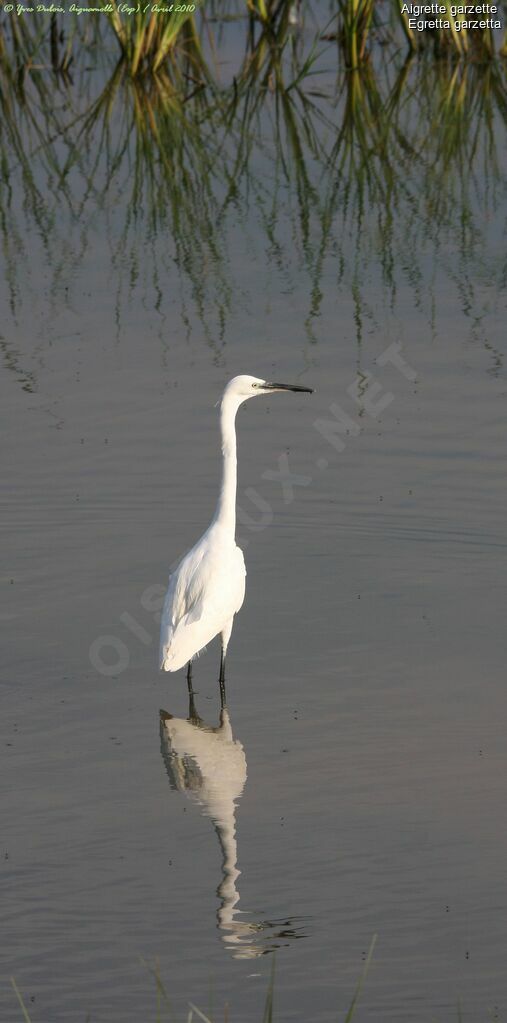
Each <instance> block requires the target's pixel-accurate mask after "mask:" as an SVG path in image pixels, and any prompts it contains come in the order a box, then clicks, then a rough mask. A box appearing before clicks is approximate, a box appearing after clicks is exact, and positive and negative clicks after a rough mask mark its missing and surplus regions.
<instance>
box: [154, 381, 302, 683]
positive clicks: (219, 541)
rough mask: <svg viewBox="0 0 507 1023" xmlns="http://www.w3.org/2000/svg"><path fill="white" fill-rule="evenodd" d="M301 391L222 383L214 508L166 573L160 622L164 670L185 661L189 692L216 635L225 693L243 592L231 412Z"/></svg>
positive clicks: (176, 667)
mask: <svg viewBox="0 0 507 1023" xmlns="http://www.w3.org/2000/svg"><path fill="white" fill-rule="evenodd" d="M277 391H280V392H283V391H298V392H301V391H304V392H306V393H308V394H312V393H313V390H312V388H310V387H302V386H301V385H299V384H278V383H270V382H268V381H267V380H261V379H260V378H259V377H254V376H248V375H246V374H241V375H240V376H235V377H233V379H232V380H230V381H229V383H228V384H227V386H226V388H225V390H224V393H223V395H222V400H221V403H220V432H221V440H222V482H221V487H220V493H219V497H218V502H217V506H216V511H215V514H214V516H213V518H212V520H211V523H210V525H209V526H208V528H207V530H206V532H205V533H203V535H202V536H201V538H200V539H199V540H198V541H197V543H196V544H194V546H193V547H192V548H191V550H190V551H188V553H187V554H185V555H184V557H183V558H182V559H181V561H180V562H179V564H178V566H177V568H176V569H175V570H174V572H173V573H172V575H170V577H169V583H168V588H167V593H166V596H165V600H164V604H163V609H162V617H161V625H160V658H159V664H160V668H161V670H163V671H178V670H179V669H180V668H183V667H184V666H185V665H187V684H188V690H189V692H192V660H193V659H194V658H195V657H196V656H197V654H199V653H200V652H201V651H202V650H203V648H204V647H205V646H207V644H208V643H210V642H211V640H212V639H214V638H215V636H218V634H220V637H221V656H220V677H219V682H220V692H221V696H222V702H224V698H225V658H226V654H227V647H228V644H229V640H230V637H231V632H232V625H233V621H234V616H235V615H236V614H237V613H238V611H239V609H240V608H241V606H242V604H243V600H244V597H245V576H246V569H245V561H244V558H243V551H242V550H241V548H240V547H238V545H237V544H236V538H235V532H236V487H237V456H236V413H237V411H238V409H239V407H240V405H242V404H243V402H245V401H248V399H249V398H255V397H259V396H260V395H263V394H264V395H269V394H273V393H274V392H277Z"/></svg>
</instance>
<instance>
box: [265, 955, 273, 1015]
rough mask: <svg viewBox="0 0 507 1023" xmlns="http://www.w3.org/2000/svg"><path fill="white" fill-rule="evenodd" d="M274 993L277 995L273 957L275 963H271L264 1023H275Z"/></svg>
mask: <svg viewBox="0 0 507 1023" xmlns="http://www.w3.org/2000/svg"><path fill="white" fill-rule="evenodd" d="M274 993H275V957H274V956H273V962H272V963H271V977H270V980H269V987H268V993H267V995H266V1005H265V1008H264V1018H263V1023H273V1001H274Z"/></svg>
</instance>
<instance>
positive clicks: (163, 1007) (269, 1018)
mask: <svg viewBox="0 0 507 1023" xmlns="http://www.w3.org/2000/svg"><path fill="white" fill-rule="evenodd" d="M376 941H377V935H376V934H374V935H373V938H372V940H371V943H370V948H369V950H368V955H367V957H366V961H365V963H364V966H363V969H362V971H361V975H360V977H359V980H358V982H357V985H356V989H355V991H354V995H353V997H352V1001H351V1003H350V1007H349V1010H348V1012H347V1014H346V1016H345V1019H344V1023H351V1021H352V1019H353V1017H354V1014H355V1010H356V1008H357V1004H358V1001H359V997H360V994H361V991H362V989H363V985H364V982H365V980H366V977H367V974H368V970H369V968H370V964H371V960H372V958H373V952H374V949H375V944H376ZM143 965H147V964H146V963H144V964H143ZM148 968H149V969H150V972H151V974H152V976H153V978H154V980H155V985H156V991H157V1014H156V1023H163V1020H169V1021H171V1020H174V1013H173V1009H172V1006H171V1001H170V999H169V996H168V994H167V991H166V988H165V986H164V984H163V982H162V979H161V977H160V971H159V969H158V966H157V967H156V968H155V969H151V968H150V967H148ZM11 984H12V987H13V989H14V993H15V995H16V998H17V1000H18V1003H19V1006H20V1009H21V1012H22V1016H23V1019H24V1021H25V1023H32V1021H31V1019H30V1015H29V1013H28V1009H27V1008H26V1005H25V1003H24V1000H23V996H22V994H21V992H20V990H19V988H18V985H17V984H16V981H15V979H14V977H11ZM274 990H275V959H274V957H273V960H272V967H271V977H270V981H269V985H268V991H267V995H266V1003H265V1006H264V1014H263V1017H262V1023H274V1020H275V1016H274ZM188 1004H189V1011H188V1014H187V1015H186V1016H185V1021H184V1023H193V1020H194V1017H195V1020H202V1023H218V1019H217V1018H216V1017H214V1018H210V1016H207V1015H206V1014H205V1013H204V1012H202V1010H201V1009H199V1008H198V1007H197V1006H196V1005H194V1004H193V1003H192V1002H189V1003H188ZM222 1018H223V1019H224V1023H232V1020H231V1021H229V1013H228V1009H227V1007H226V1008H225V1010H224V1016H223V1017H222Z"/></svg>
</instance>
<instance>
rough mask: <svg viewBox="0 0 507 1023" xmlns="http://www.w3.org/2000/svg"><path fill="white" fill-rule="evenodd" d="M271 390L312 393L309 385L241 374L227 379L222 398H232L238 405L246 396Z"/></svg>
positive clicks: (250, 396) (266, 392)
mask: <svg viewBox="0 0 507 1023" xmlns="http://www.w3.org/2000/svg"><path fill="white" fill-rule="evenodd" d="M273 391H306V392H307V393H308V394H313V391H312V388H311V387H301V386H300V384H275V383H271V382H269V381H268V380H261V379H260V378H259V377H251V376H247V375H246V374H243V375H241V376H238V377H233V378H232V380H229V383H228V384H227V387H226V388H225V391H224V399H226V398H234V399H235V400H236V401H237V403H238V405H241V403H242V402H243V401H247V399H248V398H255V397H257V396H258V395H260V394H272V393H273Z"/></svg>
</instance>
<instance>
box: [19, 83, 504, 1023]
mask: <svg viewBox="0 0 507 1023" xmlns="http://www.w3.org/2000/svg"><path fill="white" fill-rule="evenodd" d="M410 102H411V103H412V106H410V103H409V104H408V106H407V111H406V116H407V119H410V118H413V117H414V116H415V115H414V111H417V109H418V108H417V105H416V104H417V99H412V100H411V101H410ZM268 123H269V122H268V118H267V116H266V121H262V119H261V127H260V129H259V130H261V129H262V130H263V131H264V132H265V135H264V142H263V146H262V147H261V146H260V145H259V146H258V147H257V146H254V148H253V151H252V154H251V157H250V163H249V174H250V177H249V179H248V181H249V187H247V182H246V179H245V178H244V177H243V178H242V179H241V181H240V183H239V185H238V194H237V195H236V197H235V199H234V203H233V204H232V205H229V207H228V209H227V210H226V213H225V214H224V215H222V216H221V218H220V215H219V214H220V209H219V203H218V200H217V207H216V209H215V213H214V215H213V216H212V217H211V219H210V222H209V232H211V233H212V232H215V231H216V236H215V237H214V246H211V244H209V247H208V248H207V247H206V246H207V244H208V242H209V237H208V240H207V239H206V232H207V230H208V228H207V227H206V224H199V223H195V221H194V222H192V215H193V214H192V211H191V210H190V211H188V210H187V211H185V215H187V214H188V218H189V223H193V229H194V231H195V234H194V236H191V234H187V236H186V237H187V242H188V251H187V252H185V251H183V250H182V249H181V240H182V239H181V238H179V237H178V235H177V229H176V228H175V225H174V222H173V221H172V222H168V221H164V220H161V221H160V222H158V221H157V220H156V219H155V220H154V221H151V222H150V223H148V222H139V223H136V224H134V225H133V226H132V224H130V226H129V228H128V231H129V232H130V234H128V232H126V228H125V225H126V222H127V217H128V216H129V215H130V212H131V192H130V190H129V189H128V188H126V187H125V188H123V187H121V188H120V187H119V188H118V189H117V190H116V191H115V192H114V193H113V194H111V193H110V194H109V198H108V200H107V202H106V201H104V199H103V198H101V193H100V187H98V189H97V192H96V193H95V192H94V193H93V194H88V195H87V198H86V201H85V200H84V199H83V195H84V191H85V190H84V186H83V180H84V179H83V180H81V179H80V177H79V174H80V172H81V169H82V168H77V169H75V170H74V171H73V172H72V175H73V176H72V175H71V180H70V183H68V185H67V186H66V187H67V188H68V194H69V196H71V197H72V199H73V202H70V201H69V202H67V201H66V200H65V199H64V198H62V195H61V192H60V193H59V192H58V188H57V184H56V182H55V180H54V179H51V174H52V171H51V169H50V168H49V169H48V167H45V166H44V165H43V164H42V163H40V164H38V163H35V167H34V171H33V173H34V175H35V179H36V184H37V189H38V191H39V196H40V205H39V222H37V219H36V218H35V219H34V216H33V209H31V208H30V205H29V204H27V202H26V189H27V183H26V178H25V179H23V176H22V175H21V174H20V176H19V179H18V180H17V181H16V180H14V182H13V190H12V192H11V193H10V195H9V201H8V203H7V207H6V208H7V210H8V215H7V221H6V224H7V226H6V227H5V228H4V256H5V259H6V273H5V276H4V277H3V279H2V283H1V284H0V293H1V300H2V309H3V313H2V327H1V334H2V341H1V348H2V355H3V370H4V372H3V373H2V375H1V377H0V387H1V407H2V419H3V425H4V435H7V438H8V439H7V443H6V444H5V445H4V459H3V483H4V487H3V496H2V521H3V536H4V543H5V558H4V570H3V594H4V601H3V611H2V613H3V618H4V629H3V634H4V657H3V662H4V672H3V677H4V687H3V725H4V741H3V757H2V780H3V786H2V787H3V801H4V804H5V806H4V811H3V818H4V822H5V823H4V829H3V838H2V867H3V888H4V894H3V914H2V959H3V964H4V976H5V982H4V984H3V986H2V989H1V992H0V1001H1V1012H2V1019H5V1020H9V1021H14V1020H17V1019H20V1018H21V1013H20V1010H19V1009H18V1007H17V1003H16V1001H15V997H14V994H13V992H12V990H11V987H10V985H9V981H8V978H9V977H10V976H11V975H14V976H15V977H16V980H17V983H18V985H19V987H20V988H21V990H22V992H23V994H24V997H25V1000H26V1003H27V1006H28V1008H29V1010H30V1013H31V1015H32V1019H33V1023H74V1021H84V1020H85V1019H86V1018H87V1014H88V1018H89V1019H90V1020H91V1021H93V1023H106V1021H107V1023H116V1021H118V1023H120V1021H121V1023H140V1021H141V1020H143V1021H144V1020H146V1021H148V1020H152V1019H153V1020H154V1019H155V1017H156V992H155V982H154V980H153V977H152V976H151V975H150V972H149V967H150V966H151V967H153V966H154V963H155V961H156V960H158V962H159V969H160V976H161V978H162V979H163V982H164V984H165V986H166V989H167V991H168V993H169V995H170V998H171V1001H172V1003H173V1005H174V1007H175V1015H176V1018H178V1019H182V1018H183V1017H184V1010H185V1007H186V1005H187V1002H188V1000H191V1001H193V1002H194V1003H196V1004H197V1005H198V1006H200V1007H201V1008H202V1009H203V1010H204V1011H209V1009H210V1004H212V1005H213V1006H214V1007H215V1011H216V1018H217V1019H222V1018H223V1006H224V1004H225V1002H228V1003H229V1007H230V1010H229V1011H230V1018H231V1020H232V1019H234V1020H241V1021H242V1023H243V1021H244V1023H250V1021H252V1023H253V1021H258V1020H260V1019H261V1017H262V1006H263V1003H264V998H265V992H266V989H267V985H268V981H269V976H270V972H271V965H272V956H271V955H270V954H264V953H271V952H272V950H273V949H276V950H277V953H276V981H275V1009H276V1018H277V1020H281V1021H289V1020H291V1021H292V1020H310V1019H311V1020H312V1021H315V1023H328V1021H335V1020H336V1019H337V1018H343V1016H344V1014H345V1012H346V1009H347V1007H348V1005H349V1003H350V999H351V997H352V993H353V990H354V987H355V984H356V981H357V978H358V976H359V973H360V971H361V968H362V964H363V961H364V958H365V955H366V953H367V950H368V947H369V945H370V941H371V939H372V936H373V935H374V934H378V941H377V946H376V950H375V955H374V960H373V964H372V966H371V969H370V972H369V976H368V980H367V984H366V987H365V990H364V993H363V995H362V997H361V1004H360V1009H359V1011H358V1014H357V1019H358V1020H364V1021H372V1023H373V1021H375V1023H388V1021H393V1020H400V1021H403V1023H423V1021H426V1020H430V1019H437V1020H439V1021H444V1020H455V1019H456V1018H457V1011H456V1004H457V999H458V998H460V999H461V1002H462V1005H463V1009H464V1018H465V1019H470V1020H474V1021H476V1020H479V1019H481V1020H486V1019H494V1020H496V1019H498V1020H502V1019H505V1018H506V1016H507V975H506V969H505V963H506V955H507V938H506V930H505V918H506V911H507V868H506V864H507V826H506V823H505V804H506V795H507V792H506V789H507V784H506V768H507V750H506V745H505V716H506V710H507V705H506V704H507V697H506V692H505V653H506V649H505V554H506V549H507V528H506V516H505V506H506V499H507V481H506V477H505V453H506V451H505V448H506V429H505V402H506V393H507V384H506V377H505V368H504V356H505V349H506V338H505V306H506V290H505V233H504V220H505V206H504V204H503V203H504V196H505V171H506V168H507V164H506V160H505V152H504V151H500V152H499V154H497V155H498V161H499V163H498V169H497V172H496V176H495V178H494V181H493V182H491V181H489V182H488V181H486V179H484V180H483V179H481V177H480V175H479V184H477V183H476V184H475V185H474V187H471V189H470V194H469V195H467V198H466V202H465V201H464V200H463V201H462V197H461V198H460V197H459V196H458V197H457V198H456V201H455V203H454V205H453V201H451V199H449V200H447V206H446V207H445V212H446V215H445V216H443V215H442V211H441V210H439V209H438V208H436V209H435V207H434V205H433V203H434V201H435V195H436V194H438V192H439V189H440V186H441V183H440V179H439V178H438V170H439V168H438V166H437V165H435V166H434V167H433V169H432V168H431V167H429V166H428V167H426V168H424V167H422V165H421V164H419V165H413V166H412V170H411V173H412V177H410V176H405V177H404V178H403V180H400V181H398V187H399V189H400V195H401V196H402V197H403V196H404V195H405V198H406V193H405V192H404V190H405V189H407V190H409V191H411V196H412V198H411V199H410V201H409V200H408V199H407V202H406V205H404V204H403V202H402V201H401V200H400V202H399V203H398V204H396V203H395V204H394V206H393V208H392V210H391V213H392V217H391V221H390V224H389V231H388V230H387V228H386V224H385V221H383V219H382V215H383V214H382V210H383V206H382V201H381V199H380V198H378V197H377V198H375V197H372V195H371V194H370V195H369V197H368V195H367V196H366V199H365V203H364V205H363V209H362V211H361V213H360V215H359V213H358V211H357V208H355V207H354V206H353V204H352V206H351V205H350V203H349V205H347V202H346V201H344V202H342V203H341V205H340V204H338V205H337V206H336V207H335V208H333V209H331V213H330V216H329V218H328V219H327V220H326V219H325V217H324V216H323V210H322V207H323V205H324V197H325V196H326V194H328V193H329V192H330V191H332V189H333V183H334V182H336V181H337V180H338V178H337V172H336V168H335V169H333V168H332V167H331V168H330V169H328V170H327V171H326V170H325V169H324V170H322V167H320V169H319V167H318V166H317V163H316V162H315V160H314V158H313V156H310V154H307V159H308V167H309V175H310V177H311V179H312V181H313V187H314V188H315V193H314V199H313V200H312V202H310V203H309V206H308V210H307V212H306V213H305V212H304V209H303V207H304V202H303V199H302V194H301V180H300V179H298V177H297V175H295V176H294V177H292V176H289V178H288V179H284V180H281V179H280V176H279V168H278V165H277V147H276V145H275V143H274V142H273V133H272V132H270V130H269V127H268ZM322 131H323V132H324V131H326V132H329V128H326V129H322ZM85 157H86V153H85V155H84V157H83V159H85ZM13 166H14V164H13ZM83 173H84V172H83ZM403 173H404V174H405V173H406V174H408V171H407V170H406V169H405V170H404V172H403ZM101 180H102V179H101V178H100V175H99V178H98V184H99V186H100V182H101ZM126 180H128V175H127V177H126ZM256 183H257V185H256ZM222 184H223V183H219V185H218V193H219V192H220V188H222ZM257 186H258V187H257ZM308 187H309V186H308ZM432 188H433V189H434V190H433V191H432ZM203 191H204V190H203ZM274 197H275V198H274ZM414 197H415V198H414ZM303 198H304V197H303ZM206 201H207V200H206V197H205V196H204V195H203V197H202V202H203V203H205V202H206ZM81 202H82V203H83V205H80V203H81ZM351 202H352V200H351ZM414 203H415V205H414ZM319 204H321V205H319ZM197 205H198V203H197ZM465 209H466V211H467V212H466V216H465V215H464V210H465ZM354 210H355V212H354ZM222 214H223V209H222ZM409 214H410V216H409ZM203 216H204V212H203ZM148 219H149V218H148V217H146V221H148ZM324 230H325V232H326V239H327V241H326V244H325V245H324V244H323V234H324ZM199 232H201V234H199ZM199 239H200V240H199ZM215 242H216V245H215ZM194 243H195V244H194ZM201 243H202V244H201ZM199 246H200V247H199ZM392 346H395V347H392ZM400 359H402V360H403V361H401V362H400ZM393 360H394V361H393ZM237 372H246V373H253V374H255V375H260V376H265V377H268V378H269V377H272V378H275V379H276V378H280V379H282V380H288V381H294V382H297V381H299V382H304V383H305V384H307V385H309V386H312V387H315V394H314V395H313V396H312V397H309V396H306V395H301V396H297V395H294V394H291V395H276V396H274V397H273V398H271V399H269V400H268V399H263V400H262V401H261V400H260V399H259V401H258V402H251V403H249V404H248V406H247V407H246V408H244V409H242V410H241V412H240V414H239V417H238V430H239V456H240V477H239V493H238V502H239V505H240V506H241V509H242V512H241V513H240V515H241V519H242V524H241V525H240V526H239V528H238V535H239V537H240V542H241V543H242V545H243V546H244V548H245V558H246V562H247V570H248V578H247V598H246V602H245V605H244V607H243V610H242V612H241V614H240V616H239V617H238V619H237V622H236V625H235V628H234V632H233V637H232V640H231V645H230V654H229V660H228V716H226V717H225V718H223V719H222V726H221V729H220V730H219V731H218V732H211V731H209V730H205V729H203V728H202V727H197V724H196V721H195V719H194V721H193V723H192V722H190V723H189V722H188V721H186V719H187V717H188V714H189V708H188V698H187V694H186V684H185V679H184V674H183V673H179V674H177V675H175V676H172V675H168V676H164V677H162V675H161V674H159V673H158V671H157V642H158V625H157V622H156V613H157V608H158V606H159V603H158V600H159V593H160V590H161V588H162V587H164V586H165V583H166V578H167V573H168V570H169V566H170V565H171V563H173V562H174V561H175V560H176V559H177V558H178V557H179V556H180V555H181V553H182V552H184V551H185V550H186V549H187V548H188V546H190V545H191V544H192V543H193V541H194V540H195V539H196V537H197V536H198V535H199V534H200V532H201V531H202V530H203V528H205V526H206V525H207V522H208V520H209V518H210V515H211V514H212V511H213V507H214V501H215V497H216V491H217V482H218V473H219V454H218V452H219V444H218V437H217V411H216V409H215V408H214V404H215V402H216V401H217V399H218V398H219V395H220V392H221V389H222V387H223V385H224V382H225V381H226V380H227V379H228V378H229V377H231V376H232V375H234V374H235V373H237ZM337 406H339V409H338V408H337ZM332 407H333V408H334V411H333V408H332ZM340 410H341V411H340ZM345 415H346V417H348V418H346V420H344V416H345ZM337 416H338V418H339V419H340V417H341V422H344V421H345V428H344V430H345V429H346V431H347V432H344V431H340V430H339V429H338V430H337V429H336V422H337V419H336V417H337ZM330 423H331V424H333V423H334V424H335V427H334V428H333V427H332V426H331V427H330V426H329V424H330ZM280 474H281V475H282V476H283V477H284V487H282V486H281V483H280ZM273 477H275V478H273ZM218 665H219V650H218V648H217V645H216V644H213V645H212V646H211V647H210V649H209V650H208V652H207V653H206V655H205V656H203V657H202V659H200V660H199V661H198V663H197V665H196V668H195V679H194V685H195V688H196V689H197V691H198V695H197V696H196V707H195V712H196V713H197V714H198V715H199V716H200V717H201V718H202V719H203V721H204V722H206V723H207V724H208V725H210V726H214V727H215V728H216V727H217V726H218V725H219V711H220V705H219V692H218V683H217V677H218ZM109 669H110V670H109ZM159 708H164V709H165V711H166V712H168V713H169V714H170V715H173V718H172V719H168V721H167V727H166V726H164V727H163V728H162V733H161V731H160V722H159ZM238 871H239V873H238ZM141 960H144V964H143V962H141ZM185 1018H186V1017H185Z"/></svg>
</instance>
